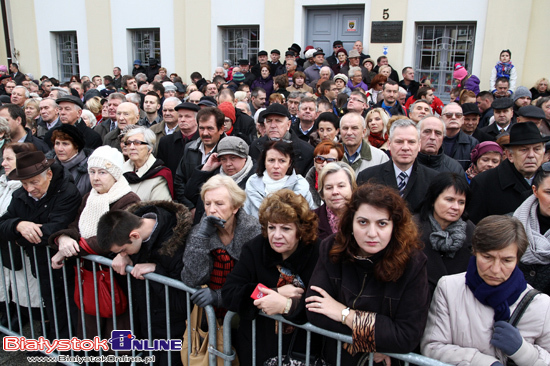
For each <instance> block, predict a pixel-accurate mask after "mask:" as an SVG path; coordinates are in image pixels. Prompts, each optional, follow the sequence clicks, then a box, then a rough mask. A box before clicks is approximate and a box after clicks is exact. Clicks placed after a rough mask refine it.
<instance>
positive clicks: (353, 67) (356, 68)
mask: <svg viewBox="0 0 550 366" xmlns="http://www.w3.org/2000/svg"><path fill="white" fill-rule="evenodd" d="M356 71H361V68H360V67H359V66H352V67H350V68H349V71H348V76H349V77H350V78H352V77H353V75H355V72H356Z"/></svg>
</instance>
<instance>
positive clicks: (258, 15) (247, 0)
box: [197, 0, 266, 76]
mask: <svg viewBox="0 0 550 366" xmlns="http://www.w3.org/2000/svg"><path fill="white" fill-rule="evenodd" d="M211 8H212V18H211V23H210V26H211V29H210V31H211V32H210V34H211V45H212V53H211V59H210V64H211V69H212V70H211V71H212V73H213V72H214V68H216V66H221V65H222V64H223V37H222V33H223V32H222V30H221V29H220V28H219V27H233V26H234V27H238V26H248V25H259V28H260V49H263V47H264V36H265V34H264V32H265V27H264V19H265V16H266V15H265V7H264V2H263V1H260V0H239V1H227V0H211ZM197 31H200V30H197ZM199 49H200V47H199ZM198 57H200V55H199V56H198ZM209 76H210V75H209Z"/></svg>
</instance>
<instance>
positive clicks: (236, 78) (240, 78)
mask: <svg viewBox="0 0 550 366" xmlns="http://www.w3.org/2000/svg"><path fill="white" fill-rule="evenodd" d="M233 81H236V82H237V83H240V82H242V81H244V74H243V73H242V72H236V73H234V74H233Z"/></svg>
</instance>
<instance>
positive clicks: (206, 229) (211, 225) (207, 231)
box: [197, 216, 225, 239]
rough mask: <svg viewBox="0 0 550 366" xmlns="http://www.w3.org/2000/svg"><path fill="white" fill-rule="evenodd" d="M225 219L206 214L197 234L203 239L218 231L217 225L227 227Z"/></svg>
mask: <svg viewBox="0 0 550 366" xmlns="http://www.w3.org/2000/svg"><path fill="white" fill-rule="evenodd" d="M224 224H225V220H223V219H220V218H219V217H216V216H206V217H205V218H204V219H202V220H201V223H200V226H199V229H198V230H197V236H198V237H200V238H203V239H208V238H210V237H211V236H212V235H214V233H215V232H216V226H219V227H225V226H224Z"/></svg>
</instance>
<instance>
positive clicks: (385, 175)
mask: <svg viewBox="0 0 550 366" xmlns="http://www.w3.org/2000/svg"><path fill="white" fill-rule="evenodd" d="M437 174H439V173H438V172H437V171H436V170H433V169H430V168H427V167H425V166H423V165H421V164H419V163H418V161H415V162H414V164H413V168H412V172H411V176H410V177H409V181H408V182H407V186H406V187H405V194H404V196H403V198H404V199H405V201H407V205H408V206H409V209H410V210H411V212H418V211H419V210H420V206H421V205H422V202H423V201H424V197H426V192H427V190H428V187H429V186H430V183H431V181H432V179H433V178H434V177H435V176H436V175H437ZM371 180H372V181H373V182H376V183H381V184H384V185H386V186H388V187H392V188H395V189H397V180H396V179H395V172H394V168H393V161H391V160H390V161H388V162H386V163H384V164H380V165H377V166H373V167H370V168H367V169H365V170H363V171H362V172H360V173H359V174H358V175H357V185H358V186H359V185H361V184H363V183H366V182H368V181H371Z"/></svg>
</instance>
